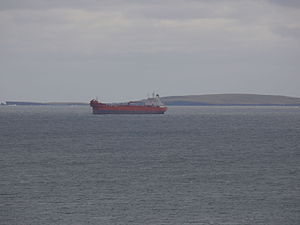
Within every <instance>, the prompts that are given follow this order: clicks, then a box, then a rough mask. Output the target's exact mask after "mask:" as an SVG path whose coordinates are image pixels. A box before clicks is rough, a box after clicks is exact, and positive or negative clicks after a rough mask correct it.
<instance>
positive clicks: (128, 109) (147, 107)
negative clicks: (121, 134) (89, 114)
mask: <svg viewBox="0 0 300 225" xmlns="http://www.w3.org/2000/svg"><path fill="white" fill-rule="evenodd" d="M90 106H91V107H92V108H93V113H94V114H164V113H165V112H166V111H167V109H168V108H167V107H165V106H164V105H163V104H162V102H161V101H160V99H159V95H156V97H154V96H153V97H152V98H148V99H147V100H146V101H131V102H127V103H115V104H107V103H101V102H98V101H97V100H95V99H93V100H91V101H90Z"/></svg>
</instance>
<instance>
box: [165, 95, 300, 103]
mask: <svg viewBox="0 0 300 225" xmlns="http://www.w3.org/2000/svg"><path fill="white" fill-rule="evenodd" d="M161 101H162V102H163V103H164V104H166V105H169V106H172V105H174V106H205V105H207V106H209V105H221V106H222V105H224V106H300V98H295V97H287V96H277V95H256V94H211V95H186V96H169V97H162V98H161Z"/></svg>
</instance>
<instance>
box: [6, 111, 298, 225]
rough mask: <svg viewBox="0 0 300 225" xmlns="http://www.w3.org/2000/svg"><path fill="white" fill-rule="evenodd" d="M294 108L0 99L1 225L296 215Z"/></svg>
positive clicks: (284, 219)
mask: <svg viewBox="0 0 300 225" xmlns="http://www.w3.org/2000/svg"><path fill="white" fill-rule="evenodd" d="M299 169H300V108H296V107H295V108H293V107H184V108H182V107H171V108H170V109H169V111H168V112H167V113H166V114H165V115H93V114H91V111H90V109H89V107H63V106H60V107H54V106H50V107H49V106H31V107H27V106H14V107H13V106H12V107H9V106H3V107H2V106H1V107H0V224H1V225H11V224H14V225H42V224H49V225H50V224H51V225H52V224H59V225H77V224H78V225H81V224H104V225H106V224H107V225H110V224H113V225H124V224H133V225H160V224H170V225H177V224H178V225H184V224H200V225H202V224H203V225H207V224H210V225H218V224H226V225H229V224H230V225H248V224H249V225H253V224H255V225H260V224H261V225H268V224H270V225H298V224H300V177H299V172H300V170H299Z"/></svg>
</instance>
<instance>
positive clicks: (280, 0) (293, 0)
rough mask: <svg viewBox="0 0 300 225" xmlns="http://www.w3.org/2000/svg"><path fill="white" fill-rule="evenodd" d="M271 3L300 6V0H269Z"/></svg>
mask: <svg viewBox="0 0 300 225" xmlns="http://www.w3.org/2000/svg"><path fill="white" fill-rule="evenodd" d="M268 1H269V2H271V3H275V4H278V5H281V6H287V7H300V1H299V0H268Z"/></svg>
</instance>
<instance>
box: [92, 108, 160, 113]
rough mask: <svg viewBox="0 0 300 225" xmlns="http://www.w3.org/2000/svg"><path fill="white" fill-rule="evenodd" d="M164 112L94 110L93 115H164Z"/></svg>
mask: <svg viewBox="0 0 300 225" xmlns="http://www.w3.org/2000/svg"><path fill="white" fill-rule="evenodd" d="M164 113H165V112H164V111H133V110H102V109H100V110H97V109H96V110H93V114H164Z"/></svg>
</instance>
